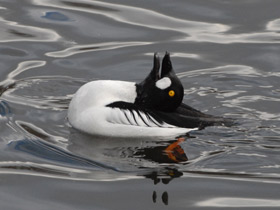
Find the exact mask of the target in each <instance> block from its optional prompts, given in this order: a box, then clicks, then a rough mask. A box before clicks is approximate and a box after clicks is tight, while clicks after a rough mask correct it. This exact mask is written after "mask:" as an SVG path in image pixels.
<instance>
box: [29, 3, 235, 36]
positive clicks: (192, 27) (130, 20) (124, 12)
mask: <svg viewBox="0 0 280 210" xmlns="http://www.w3.org/2000/svg"><path fill="white" fill-rule="evenodd" d="M33 3H34V4H36V5H41V6H48V7H55V8H63V9H69V10H75V11H83V12H87V13H93V14H99V15H104V16H106V17H109V18H111V19H113V20H115V21H118V22H122V23H126V24H132V25H136V26H141V27H146V28H152V29H159V30H172V31H177V32H180V33H185V34H188V33H194V32H207V33H219V32H225V31H228V30H229V28H230V27H229V26H227V25H223V24H218V23H206V22H199V21H189V20H184V19H179V18H174V17H171V16H167V15H164V14H161V13H159V12H156V11H153V10H148V9H143V8H139V7H133V6H127V5H120V4H113V3H106V2H100V1H86V0H84V1H79V3H77V2H74V1H59V2H56V4H54V3H53V1H46V0H33ZM143 17H145V18H143ZM147 20H149V21H147Z"/></svg>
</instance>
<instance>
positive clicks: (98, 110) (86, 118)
mask: <svg viewBox="0 0 280 210" xmlns="http://www.w3.org/2000/svg"><path fill="white" fill-rule="evenodd" d="M136 96H137V94H136V86H135V83H133V82H124V81H112V80H98V81H92V82H89V83H87V84H85V85H83V86H82V87H81V88H80V89H79V90H78V91H77V93H76V94H75V95H74V97H73V99H72V101H71V102H70V105H69V109H68V120H69V122H70V124H71V125H72V126H73V127H74V128H76V129H78V130H81V131H83V132H86V133H89V134H94V135H102V136H115V137H141V136H169V135H179V134H183V133H186V132H188V131H190V130H193V129H186V128H178V127H175V126H172V125H169V124H166V123H165V124H162V125H160V126H159V124H158V123H157V122H156V121H153V120H149V119H148V118H147V117H146V116H145V114H144V113H141V116H139V115H137V113H136V112H135V113H134V112H130V111H128V110H120V109H119V108H111V107H106V105H108V104H111V103H113V102H116V101H124V102H128V103H134V101H135V98H136ZM133 115H135V116H133ZM143 119H144V121H143Z"/></svg>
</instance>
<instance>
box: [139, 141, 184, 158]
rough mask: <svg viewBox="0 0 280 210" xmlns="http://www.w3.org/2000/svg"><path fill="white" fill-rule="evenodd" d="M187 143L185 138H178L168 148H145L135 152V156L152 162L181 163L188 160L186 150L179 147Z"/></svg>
mask: <svg viewBox="0 0 280 210" xmlns="http://www.w3.org/2000/svg"><path fill="white" fill-rule="evenodd" d="M183 141H185V138H183V137H181V138H178V139H177V140H176V141H171V143H170V144H169V145H168V146H155V147H144V148H141V149H138V150H137V151H136V152H135V156H140V157H142V158H144V159H147V160H152V161H155V162H158V163H179V162H185V161H187V160H188V157H187V156H186V154H185V152H184V150H183V149H182V147H181V146H180V145H179V144H180V143H181V142H183Z"/></svg>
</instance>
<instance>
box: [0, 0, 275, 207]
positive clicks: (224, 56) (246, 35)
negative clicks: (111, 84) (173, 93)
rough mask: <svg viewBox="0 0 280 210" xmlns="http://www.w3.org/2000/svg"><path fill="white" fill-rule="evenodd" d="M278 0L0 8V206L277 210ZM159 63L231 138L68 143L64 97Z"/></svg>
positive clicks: (136, 77) (216, 134)
mask: <svg viewBox="0 0 280 210" xmlns="http://www.w3.org/2000/svg"><path fill="white" fill-rule="evenodd" d="M279 11H280V1H277V0H266V1H261V0H244V1H234V0H232V1H230V0H209V1H202V0H187V1H183V0H174V1H167V0H162V1H134V2H132V1H127V0H117V1H110V0H106V2H105V1H103V2H101V1H90V0H83V1H82V0H80V1H74V0H73V1H71V0H65V1H63V0H56V1H51V0H1V1H0V69H1V70H0V134H1V135H0V207H1V209H5V210H10V209H15V210H18V209H21V210H25V209H26V210H33V209H34V210H35V209H36V210H37V209H40V210H43V209H46V210H47V209H67V210H72V209H73V210H74V209H75V210H76V209H199V208H201V209H216V208H218V207H219V208H220V209H223V208H226V207H232V208H236V209H242V208H244V209H256V208H257V209H268V208H269V209H273V208H275V209H279V207H280V190H279V189H280V188H279V184H280V175H279V172H280V164H279V162H280V157H279V152H280V137H279V133H280V129H279V127H280V122H279V119H280V108H279V101H280V85H279V77H280V73H279V66H280V45H279V43H280V33H279V32H280V13H279ZM165 51H169V52H170V53H171V57H172V61H173V66H174V69H175V71H176V72H177V74H178V76H179V77H180V78H181V81H182V83H183V85H184V88H185V97H184V103H186V104H188V105H190V106H192V107H195V108H197V109H199V110H201V111H203V112H205V113H209V114H213V115H219V116H224V117H231V118H235V119H236V121H237V122H238V124H237V125H235V126H233V127H229V128H226V127H209V128H206V129H204V130H200V131H195V132H192V133H190V135H189V136H188V137H185V139H180V140H181V143H180V144H179V145H178V146H176V145H175V146H176V147H175V150H173V153H172V152H170V151H169V152H168V148H170V145H171V146H172V145H173V146H174V142H175V141H176V139H175V138H174V139H170V138H162V139H158V138H151V139H147V138H143V139H116V138H101V137H94V136H88V135H84V134H81V133H79V132H77V131H75V130H74V129H72V128H71V127H70V125H69V124H68V122H67V119H66V115H67V108H68V104H69V102H70V100H71V98H72V96H73V94H74V93H75V91H76V90H77V89H78V88H79V87H80V86H81V85H83V84H84V83H86V82H88V81H91V80H96V79H112V80H126V81H134V82H140V81H142V80H143V79H144V78H145V77H146V75H147V74H148V73H149V71H150V69H151V67H152V55H153V53H154V52H160V55H161V56H162V55H164V52H165Z"/></svg>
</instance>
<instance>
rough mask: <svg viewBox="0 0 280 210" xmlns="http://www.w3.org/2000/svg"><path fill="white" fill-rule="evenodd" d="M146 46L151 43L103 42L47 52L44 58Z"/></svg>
mask: <svg viewBox="0 0 280 210" xmlns="http://www.w3.org/2000/svg"><path fill="white" fill-rule="evenodd" d="M148 44H151V43H150V42H105V43H98V44H87V45H75V46H73V47H69V48H66V49H65V50H61V51H56V52H48V53H46V56H49V57H56V58H65V57H69V56H72V55H76V54H80V53H87V52H93V51H102V50H113V49H118V48H124V47H133V46H142V45H148Z"/></svg>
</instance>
